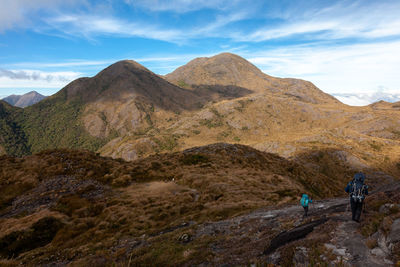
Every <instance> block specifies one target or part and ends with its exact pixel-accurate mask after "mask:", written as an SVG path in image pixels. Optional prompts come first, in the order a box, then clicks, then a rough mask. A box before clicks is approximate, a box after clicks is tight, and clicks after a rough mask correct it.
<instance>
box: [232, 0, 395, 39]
mask: <svg viewBox="0 0 400 267" xmlns="http://www.w3.org/2000/svg"><path fill="white" fill-rule="evenodd" d="M388 2H390V3H388ZM399 12H400V2H398V1H397V2H395V1H379V2H369V3H368V4H366V3H365V2H363V1H351V2H349V1H339V2H335V3H333V4H331V5H327V6H323V7H320V8H315V7H314V8H311V9H308V8H303V9H299V8H297V5H291V6H289V7H288V10H286V11H285V12H284V13H283V14H282V15H281V16H279V17H280V20H279V22H277V23H274V24H267V25H266V26H264V27H260V28H258V29H255V30H254V31H253V32H250V33H244V32H241V31H240V30H239V31H237V32H235V33H233V34H232V38H234V39H235V40H237V41H247V42H249V41H250V42H263V41H268V40H272V39H279V38H289V37H293V36H297V38H301V39H308V40H315V39H320V40H331V39H344V38H366V39H368V38H383V37H388V36H399V35H400V19H399V17H398V13H399ZM268 15H270V16H273V15H272V14H271V13H268ZM274 15H276V14H274Z"/></svg>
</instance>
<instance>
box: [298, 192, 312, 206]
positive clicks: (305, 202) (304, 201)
mask: <svg viewBox="0 0 400 267" xmlns="http://www.w3.org/2000/svg"><path fill="white" fill-rule="evenodd" d="M308 202H310V199H309V198H308V195H307V194H303V196H302V197H301V199H300V204H301V205H302V206H303V207H308Z"/></svg>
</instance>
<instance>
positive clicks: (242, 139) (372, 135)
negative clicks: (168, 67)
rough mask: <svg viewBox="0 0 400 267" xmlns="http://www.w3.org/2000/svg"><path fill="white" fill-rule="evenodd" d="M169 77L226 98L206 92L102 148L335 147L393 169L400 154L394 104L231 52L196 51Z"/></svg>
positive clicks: (125, 152) (345, 155)
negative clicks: (285, 73)
mask: <svg viewBox="0 0 400 267" xmlns="http://www.w3.org/2000/svg"><path fill="white" fill-rule="evenodd" d="M165 78H166V79H167V80H169V81H170V82H171V83H174V84H176V85H177V86H181V87H183V88H185V89H187V90H190V91H192V92H193V93H195V94H197V95H204V94H207V95H217V94H218V96H224V98H223V99H221V98H218V97H215V98H207V99H210V100H209V101H208V102H206V104H205V105H204V106H203V107H201V108H200V109H194V110H190V111H185V112H182V113H181V114H179V116H170V117H165V119H164V120H158V121H156V123H154V124H153V129H154V131H148V132H146V133H141V134H126V135H121V136H119V137H117V138H115V139H112V140H111V141H110V142H109V143H107V144H106V145H104V146H103V147H102V148H100V149H99V152H100V153H101V154H102V155H104V156H112V157H115V158H118V157H122V158H124V159H126V160H133V159H137V158H140V157H143V156H146V155H151V154H153V153H155V152H166V151H180V150H184V149H188V148H190V147H193V146H202V145H207V144H212V143H216V142H227V143H240V144H245V145H249V146H252V147H254V148H256V149H259V150H261V151H266V152H272V153H278V154H279V155H281V156H284V157H298V156H301V155H303V154H308V153H309V152H310V151H315V153H317V154H318V151H328V152H326V153H331V152H329V149H337V150H340V151H341V152H335V153H333V155H334V156H335V157H337V158H340V159H342V160H345V161H347V162H351V163H352V164H353V166H354V167H357V168H364V167H365V166H380V167H382V168H385V169H390V170H391V171H394V172H397V170H396V169H393V166H394V165H395V162H396V159H397V158H398V157H399V156H400V146H399V145H400V142H399V141H400V135H399V133H400V126H399V124H398V122H397V118H398V116H399V115H400V110H399V109H398V108H396V104H393V105H387V108H385V109H382V108H379V109H378V108H377V105H371V106H367V107H351V106H347V105H344V104H342V103H340V102H339V101H337V100H336V99H335V98H333V97H331V96H329V95H328V94H325V93H323V92H322V91H321V90H319V89H318V88H316V87H315V86H314V85H312V83H310V82H306V81H302V80H297V79H281V78H275V77H272V76H269V75H266V74H263V73H262V72H261V71H260V70H258V69H257V68H256V67H255V66H254V65H252V64H251V63H249V62H248V61H246V60H244V59H243V58H241V57H239V56H236V55H233V54H229V53H223V54H220V55H217V56H214V57H210V58H199V59H194V60H192V61H191V62H189V63H188V64H186V65H184V66H182V67H180V68H178V69H177V70H175V71H174V72H172V73H171V74H168V75H166V76H165ZM323 154H325V152H324V153H323ZM378 155H379V156H378Z"/></svg>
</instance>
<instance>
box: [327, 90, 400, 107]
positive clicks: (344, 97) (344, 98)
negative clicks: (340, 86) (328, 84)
mask: <svg viewBox="0 0 400 267" xmlns="http://www.w3.org/2000/svg"><path fill="white" fill-rule="evenodd" d="M333 96H335V97H336V98H337V99H339V100H340V101H341V102H343V103H345V104H347V105H351V106H365V105H369V104H372V103H375V102H378V101H380V100H383V101H386V102H397V101H400V92H399V93H390V92H385V91H384V90H378V91H376V92H373V93H367V94H362V93H361V94H352V93H348V94H333Z"/></svg>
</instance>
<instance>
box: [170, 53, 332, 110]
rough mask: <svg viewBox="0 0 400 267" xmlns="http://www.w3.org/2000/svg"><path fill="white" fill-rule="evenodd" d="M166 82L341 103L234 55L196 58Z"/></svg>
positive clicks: (226, 54)
mask: <svg viewBox="0 0 400 267" xmlns="http://www.w3.org/2000/svg"><path fill="white" fill-rule="evenodd" d="M165 78H166V79H167V80H168V81H170V82H172V83H175V84H177V85H180V86H185V85H186V87H193V86H194V87H197V86H200V87H204V86H206V87H209V86H211V87H212V86H221V85H222V86H232V85H233V86H238V87H242V88H246V89H250V90H252V91H253V92H257V93H263V94H265V93H276V94H287V95H291V96H294V97H297V98H299V99H301V100H303V101H305V102H312V103H339V102H338V101H337V100H336V99H335V98H334V97H332V96H330V95H328V94H325V93H323V92H322V91H321V90H319V89H318V88H317V87H315V86H314V85H313V84H312V83H310V82H307V81H303V80H299V79H281V78H276V77H272V76H269V75H267V74H265V73H263V72H262V71H261V70H260V69H258V68H257V67H256V66H254V65H253V64H251V63H250V62H248V61H247V60H245V59H244V58H242V57H240V56H237V55H234V54H231V53H222V54H219V55H216V56H213V57H210V58H206V57H202V58H196V59H194V60H192V61H190V62H189V63H187V64H186V65H184V66H182V67H179V68H177V69H176V70H175V71H173V72H172V73H170V74H167V75H165Z"/></svg>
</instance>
